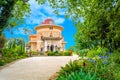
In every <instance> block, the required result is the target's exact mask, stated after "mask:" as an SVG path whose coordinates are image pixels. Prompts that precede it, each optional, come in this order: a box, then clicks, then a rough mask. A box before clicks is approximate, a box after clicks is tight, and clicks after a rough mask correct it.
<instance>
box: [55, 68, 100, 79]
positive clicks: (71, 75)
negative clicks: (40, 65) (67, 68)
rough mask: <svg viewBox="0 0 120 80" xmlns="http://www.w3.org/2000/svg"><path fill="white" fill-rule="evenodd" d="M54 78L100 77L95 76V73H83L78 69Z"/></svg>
mask: <svg viewBox="0 0 120 80" xmlns="http://www.w3.org/2000/svg"><path fill="white" fill-rule="evenodd" d="M56 80H101V78H97V76H96V73H94V74H91V72H88V73H85V72H84V71H83V70H82V69H80V70H78V71H72V72H71V73H69V74H68V73H66V74H65V76H59V77H58V78H57V79H56Z"/></svg>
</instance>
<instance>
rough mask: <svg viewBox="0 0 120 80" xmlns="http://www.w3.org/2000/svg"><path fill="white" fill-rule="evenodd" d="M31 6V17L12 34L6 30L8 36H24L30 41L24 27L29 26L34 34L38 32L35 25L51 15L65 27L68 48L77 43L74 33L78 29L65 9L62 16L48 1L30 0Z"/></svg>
mask: <svg viewBox="0 0 120 80" xmlns="http://www.w3.org/2000/svg"><path fill="white" fill-rule="evenodd" d="M29 3H30V8H31V14H30V17H26V18H25V23H24V24H22V25H19V26H16V27H15V28H14V29H13V30H12V31H13V34H10V32H9V31H7V30H6V31H5V35H6V37H7V38H24V39H25V41H26V42H28V35H27V34H24V31H23V28H28V29H29V30H32V31H33V34H35V33H36V31H35V30H34V27H35V26H37V25H40V24H41V22H42V21H43V20H45V19H46V18H48V17H50V18H51V19H53V20H54V23H55V24H58V25H61V26H63V27H64V30H63V32H62V35H63V36H64V39H65V41H66V42H67V44H66V49H68V48H69V47H70V46H73V45H74V44H75V42H74V37H73V36H74V34H75V32H76V29H75V27H74V24H73V22H72V21H71V19H66V18H65V17H64V10H60V11H59V13H60V16H58V15H56V14H54V13H53V11H54V10H53V9H52V8H51V7H50V6H49V3H48V2H46V4H44V5H38V4H37V2H35V1H34V0H30V1H29Z"/></svg>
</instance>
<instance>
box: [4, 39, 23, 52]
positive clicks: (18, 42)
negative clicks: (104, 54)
mask: <svg viewBox="0 0 120 80" xmlns="http://www.w3.org/2000/svg"><path fill="white" fill-rule="evenodd" d="M5 47H6V48H9V49H14V48H20V50H21V52H24V51H25V41H24V39H22V38H14V39H10V40H8V41H7V42H6V45H5Z"/></svg>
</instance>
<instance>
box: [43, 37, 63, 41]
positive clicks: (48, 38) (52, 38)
mask: <svg viewBox="0 0 120 80" xmlns="http://www.w3.org/2000/svg"><path fill="white" fill-rule="evenodd" d="M41 39H42V40H61V39H62V37H41Z"/></svg>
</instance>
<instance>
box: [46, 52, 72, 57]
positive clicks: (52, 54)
mask: <svg viewBox="0 0 120 80" xmlns="http://www.w3.org/2000/svg"><path fill="white" fill-rule="evenodd" d="M47 55H48V56H70V55H72V54H71V53H70V52H69V51H63V52H62V51H55V52H51V51H49V52H47Z"/></svg>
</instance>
